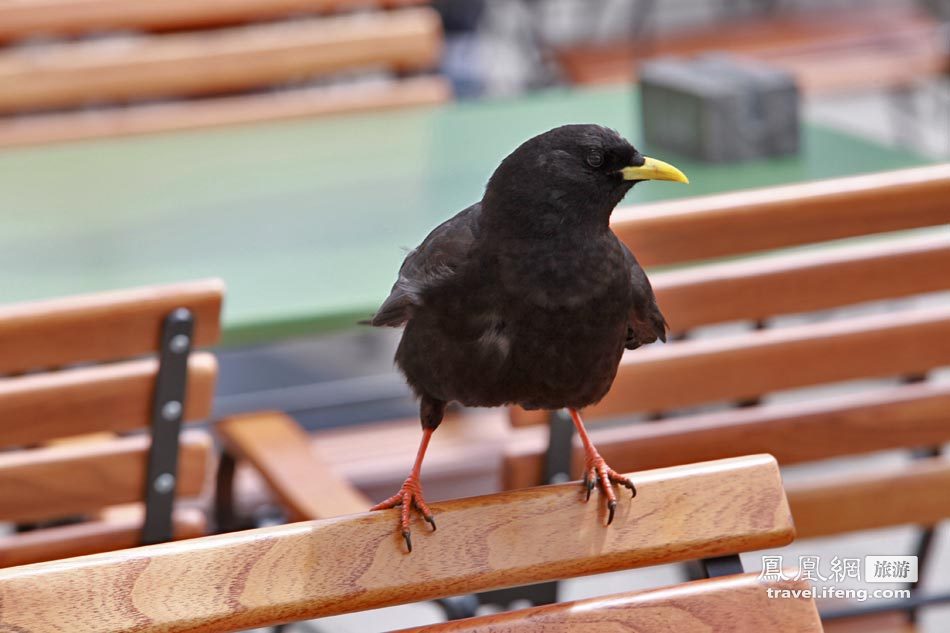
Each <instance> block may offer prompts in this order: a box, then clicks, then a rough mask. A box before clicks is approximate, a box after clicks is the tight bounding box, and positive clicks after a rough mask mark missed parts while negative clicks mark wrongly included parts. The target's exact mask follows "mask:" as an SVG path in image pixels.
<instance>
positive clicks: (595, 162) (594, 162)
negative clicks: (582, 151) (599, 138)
mask: <svg viewBox="0 0 950 633" xmlns="http://www.w3.org/2000/svg"><path fill="white" fill-rule="evenodd" d="M587 164H588V165H590V166H591V167H600V166H601V165H603V164H604V153H603V152H602V151H600V150H599V149H592V150H590V152H588V154H587Z"/></svg>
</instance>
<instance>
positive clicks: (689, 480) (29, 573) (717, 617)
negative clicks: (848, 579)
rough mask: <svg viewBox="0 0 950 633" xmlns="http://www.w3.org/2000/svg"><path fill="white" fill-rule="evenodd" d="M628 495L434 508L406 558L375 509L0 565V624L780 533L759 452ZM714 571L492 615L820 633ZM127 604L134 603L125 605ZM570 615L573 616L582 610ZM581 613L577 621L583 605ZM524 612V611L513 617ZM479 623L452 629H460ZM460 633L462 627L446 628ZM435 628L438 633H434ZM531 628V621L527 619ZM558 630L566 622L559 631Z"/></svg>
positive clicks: (318, 594)
mask: <svg viewBox="0 0 950 633" xmlns="http://www.w3.org/2000/svg"><path fill="white" fill-rule="evenodd" d="M631 476H632V477H633V478H634V481H635V482H636V485H637V487H638V489H639V490H640V495H639V496H638V498H637V500H636V502H631V503H627V504H624V505H623V507H621V508H620V514H619V516H618V517H617V521H615V522H614V524H613V525H612V526H610V528H605V527H604V526H603V524H602V523H603V516H602V515H603V508H602V507H600V506H599V505H598V504H589V503H583V497H582V495H581V490H580V487H579V486H578V485H577V484H576V483H571V484H565V485H560V486H548V487H544V488H536V489H529V490H519V491H514V492H506V493H501V494H497V495H493V496H491V497H481V498H478V497H476V498H470V499H463V500H456V501H447V502H443V503H437V504H433V510H434V511H435V512H436V514H437V515H438V516H439V526H440V528H439V530H438V531H437V532H432V533H427V534H426V535H425V537H424V538H422V539H420V543H419V545H420V546H419V547H418V548H416V550H415V551H413V553H412V554H410V555H407V554H406V553H405V552H404V550H403V549H402V548H401V547H400V543H399V540H398V535H396V534H394V533H393V531H392V524H391V520H392V517H391V516H390V514H389V513H388V512H373V513H367V514H357V515H351V516H346V517H340V518H336V519H330V520H324V521H315V522H308V523H296V524H291V525H284V526H278V527H272V528H263V529H257V530H248V531H244V532H237V533H233V534H226V535H220V536H214V537H206V538H201V539H193V540H190V541H183V542H179V543H168V544H162V545H155V546H150V547H145V548H140V549H133V550H127V551H122V552H116V553H110V554H100V555H96V556H89V557H82V558H76V559H71V560H66V561H58V562H56V563H54V564H38V565H29V566H24V567H19V568H14V569H8V570H3V571H0V603H2V604H3V606H4V608H3V610H2V611H0V627H6V628H10V629H11V630H18V631H24V632H26V631H31V632H32V631H44V632H45V631H66V630H78V629H82V630H83V631H89V632H95V631H103V632H106V631H108V632H110V633H111V632H115V631H125V630H133V629H134V630H135V631H139V632H143V633H145V632H150V631H155V632H157V631H184V630H189V631H198V630H200V631H235V630H240V629H246V628H251V627H258V626H266V625H272V624H277V623H282V622H289V621H295V620H301V619H308V618H316V617H323V616H328V615H336V614H341V613H348V612H353V611H358V610H365V609H372V608H378V607H383V606H389V605H396V604H404V603H408V602H413V601H418V600H426V599H432V598H436V597H440V596H447V595H453V594H459V593H465V592H471V591H479V590H486V589H495V588H500V587H505V586H511V585H516V584H521V583H528V582H537V581H541V580H551V579H555V578H568V577H575V576H580V575H586V574H593V573H601V572H608V571H615V570H620V569H629V568H634V567H643V566H647V565H655V564H661V563H668V562H673V561H681V560H688V559H693V558H698V557H712V556H734V555H735V554H736V553H738V552H742V551H750V550H755V549H761V548H766V547H775V546H781V545H784V544H786V543H788V542H789V541H791V540H792V538H793V532H794V530H793V527H792V521H791V516H790V515H789V512H788V506H787V504H786V503H785V497H784V493H783V491H782V487H781V480H780V477H779V474H778V469H777V466H776V464H775V461H774V460H773V459H772V458H771V457H769V456H767V455H758V456H750V457H743V458H738V459H732V460H724V461H717V462H710V463H704V464H696V465H692V466H680V467H674V468H667V469H661V470H655V471H647V472H640V473H634V474H632V475H631ZM805 586H807V585H805V584H804V583H784V584H781V585H775V584H770V583H768V582H765V581H761V582H760V581H758V580H757V579H756V578H755V577H754V576H748V575H746V576H743V575H738V576H725V577H722V578H717V579H713V580H709V581H703V582H699V583H690V584H688V585H683V586H679V587H675V588H670V589H664V590H655V591H650V592H645V593H644V592H641V593H639V594H634V595H621V596H615V597H611V598H609V599H606V598H605V599H604V600H603V601H602V602H599V603H598V602H592V601H586V602H584V603H582V604H580V605H577V606H578V607H581V608H574V609H572V608H571V606H557V607H551V608H549V609H548V610H546V611H543V612H536V611H535V612H529V613H527V614H506V615H501V616H496V617H495V622H496V623H498V625H499V626H504V627H505V628H502V629H501V630H510V629H511V628H513V627H512V626H505V625H512V624H514V623H517V622H523V623H531V622H534V621H536V620H537V619H538V618H540V619H541V621H545V622H552V623H555V622H556V623H558V626H562V625H563V626H565V627H566V626H567V625H572V626H573V627H574V628H572V629H569V630H578V629H577V627H578V626H579V624H578V623H579V622H580V625H581V628H580V629H579V630H590V629H589V628H588V629H584V628H583V625H584V624H585V623H589V622H591V621H596V619H603V620H609V621H612V622H617V623H625V625H626V626H628V627H630V626H632V627H635V628H636V630H643V631H660V630H670V629H669V626H667V627H666V628H662V625H663V624H664V623H665V624H667V625H670V624H674V623H675V624H676V625H677V626H676V630H679V631H685V632H687V633H688V632H691V631H696V632H698V631H707V630H709V627H710V626H711V625H718V626H725V625H724V624H723V623H724V622H728V623H729V626H730V630H734V631H740V632H745V631H761V630H770V629H772V628H774V627H769V626H765V625H766V624H768V623H776V622H780V621H781V622H783V623H784V624H785V625H784V626H783V628H782V630H795V631H799V632H801V633H805V632H818V631H821V625H820V623H819V621H818V619H817V613H816V611H815V607H814V604H813V602H812V601H811V600H809V599H790V600H789V599H768V598H767V597H766V596H767V593H766V589H768V588H769V587H771V588H796V589H801V588H803V587H805ZM133 605H134V606H133ZM582 609H583V610H582ZM585 612H586V613H587V614H588V615H587V616H586V617H585V616H583V615H581V614H582V613H585ZM526 618H530V620H526ZM477 625H478V623H477V622H476V623H472V622H468V623H464V622H460V623H452V624H450V625H448V628H446V629H444V630H466V629H465V628H464V627H466V626H468V627H469V628H471V627H473V626H477ZM457 627H463V628H457ZM436 630H438V629H436ZM534 630H536V629H534ZM559 630H568V629H559Z"/></svg>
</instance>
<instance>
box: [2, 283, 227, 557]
mask: <svg viewBox="0 0 950 633" xmlns="http://www.w3.org/2000/svg"><path fill="white" fill-rule="evenodd" d="M222 294H223V288H222V285H221V283H220V282H218V281H214V280H212V281H206V282H195V283H189V284H180V285H176V286H170V287H162V288H147V289H140V290H135V291H127V292H115V293H111V294H102V295H97V296H95V297H82V298H68V299H61V300H50V301H41V302H36V303H28V304H20V305H13V306H5V307H3V308H2V309H0V347H2V348H3V350H4V353H3V357H2V359H0V374H4V375H5V377H3V378H0V419H2V420H4V422H5V424H3V425H2V428H0V445H2V448H3V449H5V450H4V451H3V452H0V520H2V521H4V522H9V523H12V524H14V525H15V526H16V530H15V532H14V533H13V534H10V535H4V536H2V537H0V566H12V565H23V564H26V563H33V562H38V561H44V560H55V559H59V558H66V557H69V556H79V555H82V554H91V553H96V552H103V551H109V550H113V549H122V548H126V547H132V546H135V545H137V544H140V543H143V542H145V543H150V542H160V541H163V540H169V539H171V538H173V537H174V538H190V537H194V536H200V535H202V534H206V533H207V530H208V528H207V518H206V514H205V512H204V510H203V508H202V507H201V505H200V504H198V503H192V504H191V505H190V506H189V505H187V504H186V505H184V506H178V507H175V505H174V501H175V500H176V498H177V497H183V498H185V499H186V500H187V499H189V498H191V499H194V498H195V497H199V496H200V495H202V494H205V495H207V492H208V487H207V485H208V483H209V474H210V473H211V469H212V466H213V462H214V459H215V456H214V447H213V444H212V442H211V439H210V437H209V436H208V434H207V433H206V432H204V431H200V430H188V431H185V432H183V433H181V434H180V435H179V431H178V426H179V425H180V424H181V423H182V422H194V421H196V420H203V419H205V418H207V417H208V415H209V413H210V411H211V403H212V399H213V397H214V389H215V379H216V377H217V371H218V367H217V363H216V362H215V359H214V356H212V355H211V354H209V353H208V352H195V353H190V350H191V349H192V347H206V346H209V345H212V344H214V343H215V342H216V341H217V340H218V336H219V334H220V311H221V301H222ZM178 311H184V316H183V317H182V319H185V320H187V325H186V326H184V327H183V324H180V323H178V322H177V321H178V315H179V312H178ZM171 320H175V322H174V323H172V324H171V325H167V324H168V323H170V322H171ZM175 336H177V337H178V338H175ZM142 429H147V430H149V432H148V433H145V434H142V433H136V432H137V431H141V430H142Z"/></svg>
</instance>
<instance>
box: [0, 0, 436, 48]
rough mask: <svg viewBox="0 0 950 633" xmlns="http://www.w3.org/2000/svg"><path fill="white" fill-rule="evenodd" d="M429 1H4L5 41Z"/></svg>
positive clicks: (1, 33) (1, 37)
mask: <svg viewBox="0 0 950 633" xmlns="http://www.w3.org/2000/svg"><path fill="white" fill-rule="evenodd" d="M425 2H426V0H377V1H376V2H375V3H369V2H367V1H366V0H250V1H249V0H165V1H164V2H162V3H161V6H158V5H156V4H155V3H154V2H150V0H44V2H5V3H2V4H0V42H5V41H16V40H20V39H26V38H29V37H36V36H50V35H77V34H82V33H89V32H93V31H114V30H128V29H136V30H143V31H164V30H169V29H193V28H201V27H211V26H223V25H231V24H240V23H243V22H250V21H254V20H268V19H273V18H281V17H284V16H287V15H293V14H304V13H316V14H323V13H329V12H334V11H346V10H349V9H360V8H365V7H366V6H367V5H371V4H375V5H377V6H379V7H382V8H392V7H403V6H411V5H419V4H424V3H425Z"/></svg>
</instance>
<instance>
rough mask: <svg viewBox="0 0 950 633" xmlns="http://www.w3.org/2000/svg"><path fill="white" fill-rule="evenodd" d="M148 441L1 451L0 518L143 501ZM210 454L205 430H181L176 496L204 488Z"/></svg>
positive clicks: (41, 515)
mask: <svg viewBox="0 0 950 633" xmlns="http://www.w3.org/2000/svg"><path fill="white" fill-rule="evenodd" d="M150 441H151V440H150V438H149V437H147V436H145V435H137V436H134V437H125V438H121V439H117V440H113V441H111V442H102V443H99V444H96V445H92V444H85V443H83V444H67V445H59V446H51V447H47V448H36V449H30V450H22V451H12V452H8V453H0V520H2V521H16V522H30V521H40V520H44V519H52V518H57V517H64V516H73V515H81V514H85V513H88V512H91V511H94V510H98V509H100V508H104V507H106V506H110V505H115V504H120V503H129V502H132V501H138V500H140V499H141V498H142V495H143V494H144V492H145V464H146V459H147V456H148V446H149V443H150ZM210 452H211V441H210V439H209V437H208V435H207V434H206V433H204V432H202V431H186V432H185V433H183V434H182V436H181V451H180V453H179V467H178V489H177V494H178V495H180V496H193V495H196V494H198V493H199V492H200V491H201V489H202V487H203V484H204V482H205V478H206V475H207V467H208V459H209V454H210Z"/></svg>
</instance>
